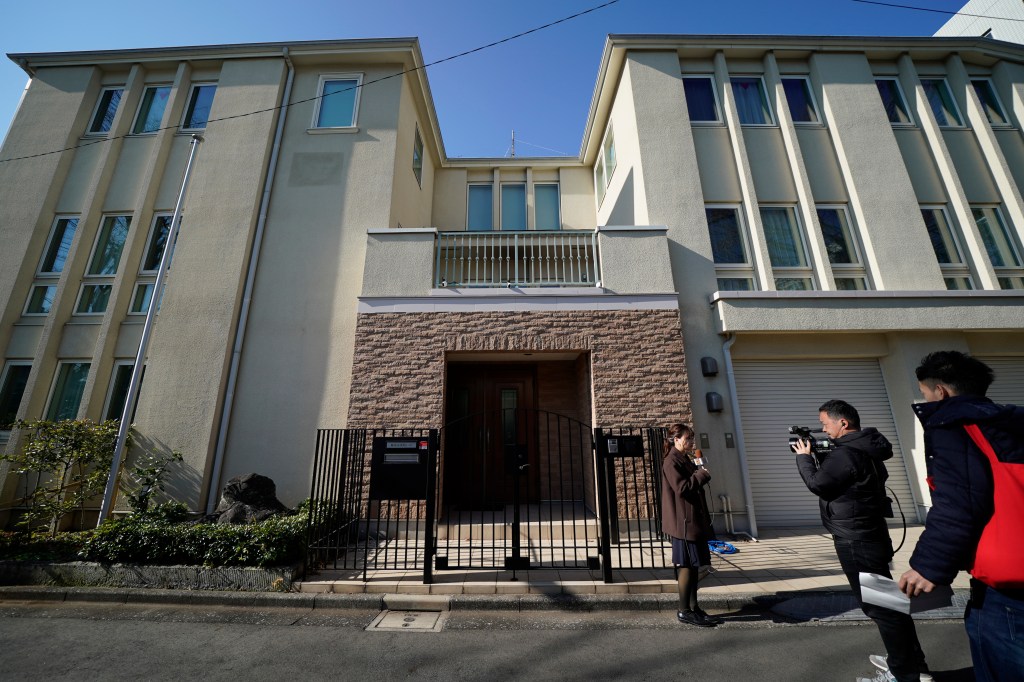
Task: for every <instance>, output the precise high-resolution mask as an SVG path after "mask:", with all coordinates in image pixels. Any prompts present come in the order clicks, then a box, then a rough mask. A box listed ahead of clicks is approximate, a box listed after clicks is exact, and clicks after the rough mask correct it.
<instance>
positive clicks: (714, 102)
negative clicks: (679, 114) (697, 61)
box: [683, 76, 722, 123]
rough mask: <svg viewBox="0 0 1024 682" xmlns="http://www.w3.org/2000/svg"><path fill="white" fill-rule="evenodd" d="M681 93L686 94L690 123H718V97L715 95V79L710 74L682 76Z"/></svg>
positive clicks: (719, 119)
mask: <svg viewBox="0 0 1024 682" xmlns="http://www.w3.org/2000/svg"><path fill="white" fill-rule="evenodd" d="M683 93H684V94H685V96H686V111H687V112H688V113H689V115H690V122H691V123H719V122H721V120H722V117H721V115H720V114H719V113H718V99H717V98H716V97H715V81H714V78H712V77H711V76H683Z"/></svg>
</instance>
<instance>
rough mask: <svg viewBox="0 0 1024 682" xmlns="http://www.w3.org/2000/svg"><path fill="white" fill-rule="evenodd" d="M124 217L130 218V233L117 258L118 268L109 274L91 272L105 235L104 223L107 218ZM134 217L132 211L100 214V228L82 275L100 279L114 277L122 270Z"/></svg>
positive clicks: (87, 277)
mask: <svg viewBox="0 0 1024 682" xmlns="http://www.w3.org/2000/svg"><path fill="white" fill-rule="evenodd" d="M122 217H123V218H128V235H126V236H125V238H124V244H122V245H121V255H120V256H118V258H117V268H116V269H115V270H114V272H113V273H109V274H99V273H91V272H89V270H90V269H91V268H92V261H93V258H95V257H96V249H97V248H99V245H100V237H101V236H102V235H103V223H104V222H106V220H107V218H122ZM134 218H135V216H133V215H132V214H131V213H104V214H103V215H101V216H100V225H99V229H97V230H96V238H95V239H94V240H93V242H92V250H90V251H89V259H88V260H87V261H85V273H84V274H83V275H82V277H84V278H86V279H97V278H99V279H102V278H107V279H113V278H114V277H116V276H117V273H118V271H120V269H121V260H122V259H123V258H124V249H125V247H126V246H127V245H128V238H129V237H130V236H131V229H132V223H133V222H134Z"/></svg>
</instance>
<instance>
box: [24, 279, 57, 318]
mask: <svg viewBox="0 0 1024 682" xmlns="http://www.w3.org/2000/svg"><path fill="white" fill-rule="evenodd" d="M56 295H57V287H56V286H54V285H52V284H37V285H35V286H33V287H32V292H31V293H30V294H29V295H28V303H27V304H26V305H25V314H26V315H48V314H49V313H50V309H51V308H52V307H53V299H54V297H55V296H56Z"/></svg>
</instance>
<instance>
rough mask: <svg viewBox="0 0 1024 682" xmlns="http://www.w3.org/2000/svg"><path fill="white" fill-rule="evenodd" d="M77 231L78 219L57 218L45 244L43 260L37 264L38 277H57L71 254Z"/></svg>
mask: <svg viewBox="0 0 1024 682" xmlns="http://www.w3.org/2000/svg"><path fill="white" fill-rule="evenodd" d="M77 229H78V218H57V220H56V222H54V225H53V230H52V231H51V232H50V239H49V241H47V242H46V250H45V251H43V259H42V261H41V262H40V263H39V274H40V275H59V274H60V273H61V272H63V270H64V263H66V262H67V260H68V254H70V253H71V243H72V242H73V241H74V239H75V231H76V230H77Z"/></svg>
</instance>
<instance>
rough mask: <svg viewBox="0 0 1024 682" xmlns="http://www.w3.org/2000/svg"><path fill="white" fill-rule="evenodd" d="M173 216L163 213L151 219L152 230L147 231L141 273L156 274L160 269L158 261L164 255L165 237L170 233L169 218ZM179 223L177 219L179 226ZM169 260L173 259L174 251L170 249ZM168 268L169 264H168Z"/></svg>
mask: <svg viewBox="0 0 1024 682" xmlns="http://www.w3.org/2000/svg"><path fill="white" fill-rule="evenodd" d="M173 217H174V215H173V214H169V213H165V214H163V215H158V216H156V217H155V218H153V229H151V230H150V231H149V243H147V244H146V255H145V257H144V258H143V259H142V269H141V272H143V273H156V271H157V270H158V269H159V268H160V259H161V258H163V255H164V246H166V244H167V235H169V234H170V233H171V218H173ZM180 224H181V221H180V219H179V226H180ZM171 258H172V259H173V258H174V249H171ZM168 267H170V263H168Z"/></svg>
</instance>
